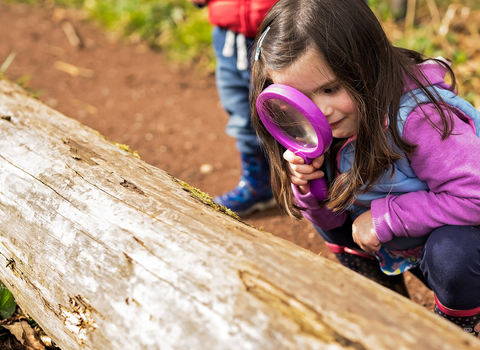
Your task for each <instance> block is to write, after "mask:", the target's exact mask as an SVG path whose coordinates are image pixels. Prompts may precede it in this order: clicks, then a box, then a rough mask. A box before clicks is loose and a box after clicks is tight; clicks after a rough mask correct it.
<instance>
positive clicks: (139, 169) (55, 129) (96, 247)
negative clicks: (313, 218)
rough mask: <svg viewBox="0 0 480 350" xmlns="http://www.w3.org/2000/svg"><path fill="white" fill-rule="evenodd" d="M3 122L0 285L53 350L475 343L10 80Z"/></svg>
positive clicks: (1, 88)
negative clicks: (228, 210)
mask: <svg viewBox="0 0 480 350" xmlns="http://www.w3.org/2000/svg"><path fill="white" fill-rule="evenodd" d="M0 116H1V119H0V132H1V137H0V222H1V225H0V255H1V256H0V259H3V258H4V259H5V261H4V264H0V278H1V279H2V281H4V283H5V284H6V285H7V286H9V288H10V290H11V291H12V293H13V294H14V296H15V298H16V300H17V302H18V303H19V304H20V306H21V307H22V309H23V310H25V312H27V313H28V314H29V315H30V316H31V317H33V318H34V319H35V321H37V322H38V323H39V324H40V325H41V327H42V328H43V329H44V330H45V331H46V332H47V333H48V334H49V335H50V336H51V337H52V338H53V340H54V341H55V342H56V343H57V344H58V345H59V346H60V347H61V348H62V349H63V350H69V349H102V350H108V349H148V350H154V349H162V350H165V349H209V350H216V349H222V350H223V349H255V350H257V349H357V350H360V349H375V350H378V349H394V350H397V349H451V350H462V349H471V348H474V347H477V348H478V347H479V346H480V343H479V342H478V340H476V339H474V338H473V337H471V336H469V335H467V334H464V333H463V332H462V331H461V330H460V329H458V328H457V327H455V326H453V325H451V324H450V323H448V322H446V321H444V320H442V319H441V318H439V317H437V316H436V315H433V314H432V313H430V312H428V311H427V310H425V309H424V308H422V307H421V306H419V305H417V304H415V303H413V302H411V301H410V300H407V299H405V298H403V297H401V296H399V295H397V294H395V293H394V292H392V291H390V290H387V289H385V288H383V287H381V286H379V285H377V284H375V283H373V282H371V281H369V280H367V279H365V278H363V277H362V276H359V275H357V274H355V273H353V272H351V271H349V270H347V269H345V268H344V267H342V266H340V265H339V264H336V263H334V262H331V261H328V260H327V259H324V258H322V257H319V256H316V255H315V254H313V253H311V252H309V251H306V250H304V249H302V248H300V247H298V246H295V245H293V244H291V243H289V242H287V241H284V240H281V239H279V238H277V237H274V236H272V235H270V234H268V233H265V232H262V231H259V230H256V229H255V228H252V227H250V226H249V225H246V224H244V223H242V222H241V221H238V220H237V219H236V218H235V217H231V216H228V215H225V214H224V213H222V212H219V211H218V210H217V209H220V210H224V209H222V208H218V207H215V204H214V203H212V202H210V201H209V199H208V198H207V197H205V196H203V195H201V194H199V193H198V192H196V191H195V190H192V189H190V188H188V186H186V187H184V186H182V184H181V183H180V182H179V181H176V180H175V179H173V178H172V177H171V176H170V175H168V174H167V173H165V172H163V171H162V170H160V169H157V168H155V167H153V166H150V165H148V164H146V163H144V162H143V161H141V160H139V159H137V158H135V157H134V156H133V155H131V154H129V153H128V152H126V151H125V150H123V149H121V148H119V147H117V146H116V145H115V144H113V143H111V142H109V141H107V140H106V139H104V138H102V137H101V136H100V135H98V133H96V132H94V131H93V130H91V129H90V128H88V127H86V126H84V125H82V124H80V123H79V122H77V121H74V120H72V119H69V118H67V117H65V116H63V115H61V114H60V113H58V112H56V111H54V110H52V109H51V108H49V107H47V106H45V105H43V104H41V103H40V102H38V101H36V100H34V99H32V98H30V97H29V96H28V95H27V94H26V93H25V92H24V91H23V90H21V89H20V88H18V87H16V86H15V85H13V84H11V83H8V82H6V81H1V82H0ZM205 203H210V206H209V205H206V204H205ZM224 211H225V210H224ZM2 256H3V258H2Z"/></svg>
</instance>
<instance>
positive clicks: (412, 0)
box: [405, 0, 417, 35]
mask: <svg viewBox="0 0 480 350" xmlns="http://www.w3.org/2000/svg"><path fill="white" fill-rule="evenodd" d="M416 3H417V1H416V0H408V2H407V14H406V15H405V35H407V33H408V34H410V32H411V29H412V28H413V22H414V20H415V6H416Z"/></svg>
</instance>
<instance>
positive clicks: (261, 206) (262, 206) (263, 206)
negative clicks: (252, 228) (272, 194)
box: [236, 198, 277, 217]
mask: <svg viewBox="0 0 480 350" xmlns="http://www.w3.org/2000/svg"><path fill="white" fill-rule="evenodd" d="M276 206H277V201H276V200H275V198H272V199H270V200H268V201H266V202H259V203H256V204H254V205H252V206H251V207H250V208H248V209H247V210H245V211H242V212H236V213H237V215H238V216H240V217H244V216H248V215H250V214H253V213H254V212H256V211H263V210H267V209H270V208H273V207H276Z"/></svg>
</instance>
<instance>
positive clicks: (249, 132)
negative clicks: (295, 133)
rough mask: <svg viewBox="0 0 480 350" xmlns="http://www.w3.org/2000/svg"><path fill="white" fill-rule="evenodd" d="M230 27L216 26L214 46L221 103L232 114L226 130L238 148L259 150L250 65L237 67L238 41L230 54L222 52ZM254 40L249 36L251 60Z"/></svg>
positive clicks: (244, 150)
mask: <svg viewBox="0 0 480 350" xmlns="http://www.w3.org/2000/svg"><path fill="white" fill-rule="evenodd" d="M226 34H227V30H226V29H222V28H219V27H214V28H213V35H212V36H213V47H214V50H215V56H216V59H217V62H216V71H215V79H216V84H217V89H218V94H219V96H220V102H221V103H222V105H223V108H224V109H225V110H226V111H227V113H228V115H229V120H228V123H227V127H226V131H227V134H228V135H229V136H232V137H234V138H235V139H236V140H237V141H236V146H237V149H238V150H239V151H240V153H244V154H250V155H253V154H258V153H260V143H259V141H258V138H257V135H256V133H255V130H254V129H253V127H252V123H251V119H250V118H251V117H250V102H249V94H250V67H248V68H247V69H244V70H243V69H242V70H239V69H238V68H237V44H236V42H235V43H234V45H233V54H232V56H231V57H225V56H224V55H223V52H222V51H223V48H224V46H225V38H226ZM252 43H253V39H251V38H250V39H249V38H247V40H246V45H247V48H248V49H249V50H248V55H247V58H248V62H249V65H250V56H251V55H250V54H251V52H252Z"/></svg>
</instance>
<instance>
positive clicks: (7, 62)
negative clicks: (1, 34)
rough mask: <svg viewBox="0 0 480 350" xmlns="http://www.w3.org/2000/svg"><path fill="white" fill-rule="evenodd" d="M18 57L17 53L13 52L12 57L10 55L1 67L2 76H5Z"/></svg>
mask: <svg viewBox="0 0 480 350" xmlns="http://www.w3.org/2000/svg"><path fill="white" fill-rule="evenodd" d="M16 55H17V53H16V52H15V51H12V52H11V53H10V55H8V57H7V59H6V60H5V62H3V63H2V66H0V74H4V73H5V71H6V70H7V69H8V67H10V65H11V64H12V62H13V60H14V59H15V56H16Z"/></svg>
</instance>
